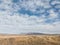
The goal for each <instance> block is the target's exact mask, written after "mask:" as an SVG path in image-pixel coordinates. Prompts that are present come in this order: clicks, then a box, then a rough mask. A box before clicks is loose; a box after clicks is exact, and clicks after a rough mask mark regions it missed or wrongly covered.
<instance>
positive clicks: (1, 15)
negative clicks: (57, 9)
mask: <svg viewBox="0 0 60 45" xmlns="http://www.w3.org/2000/svg"><path fill="white" fill-rule="evenodd" d="M7 1H8V2H7ZM36 1H37V0H35V1H34V2H33V1H28V2H26V4H25V2H23V4H22V5H23V6H24V7H25V6H26V8H27V9H30V10H35V9H34V7H35V5H34V4H36V3H38V1H39V0H38V1H37V2H36ZM30 3H31V4H30ZM8 4H9V5H10V6H8ZM12 4H13V3H11V1H10V0H4V3H2V4H1V5H0V8H4V9H6V10H5V11H0V33H17V34H19V33H22V32H24V33H26V32H41V33H58V34H59V33H60V30H59V29H60V22H54V23H53V24H46V22H44V21H45V20H46V19H47V18H45V16H44V15H42V16H40V17H38V16H34V15H32V16H29V15H28V14H25V15H23V14H19V13H17V12H14V11H16V10H19V6H17V5H16V8H17V9H16V8H15V9H16V10H14V9H13V8H12V7H11V5H12ZM36 5H38V4H36ZM41 5H43V4H41ZM28 6H29V7H28ZM35 8H36V7H35ZM13 13H14V14H13ZM50 13H51V14H50V16H49V18H51V19H54V18H56V17H57V15H55V13H54V12H53V11H50ZM11 15H12V16H11Z"/></svg>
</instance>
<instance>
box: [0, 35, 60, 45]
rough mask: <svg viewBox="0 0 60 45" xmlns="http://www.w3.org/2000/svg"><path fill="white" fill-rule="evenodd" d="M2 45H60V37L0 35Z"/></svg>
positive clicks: (0, 44)
mask: <svg viewBox="0 0 60 45" xmlns="http://www.w3.org/2000/svg"><path fill="white" fill-rule="evenodd" d="M0 45H60V35H0Z"/></svg>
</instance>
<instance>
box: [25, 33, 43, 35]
mask: <svg viewBox="0 0 60 45" xmlns="http://www.w3.org/2000/svg"><path fill="white" fill-rule="evenodd" d="M24 34H25V35H44V34H43V33H24Z"/></svg>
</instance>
